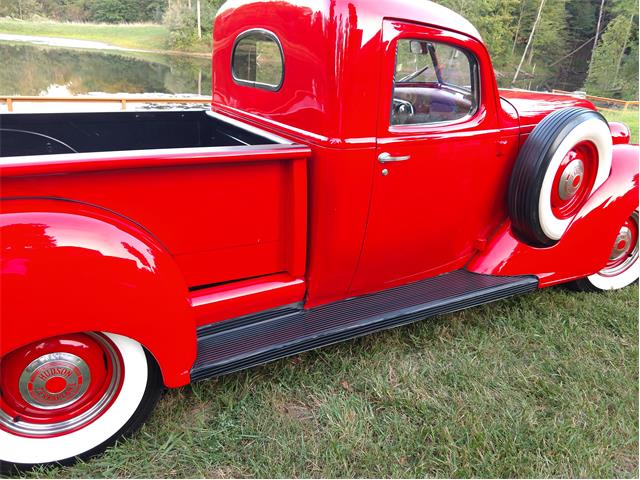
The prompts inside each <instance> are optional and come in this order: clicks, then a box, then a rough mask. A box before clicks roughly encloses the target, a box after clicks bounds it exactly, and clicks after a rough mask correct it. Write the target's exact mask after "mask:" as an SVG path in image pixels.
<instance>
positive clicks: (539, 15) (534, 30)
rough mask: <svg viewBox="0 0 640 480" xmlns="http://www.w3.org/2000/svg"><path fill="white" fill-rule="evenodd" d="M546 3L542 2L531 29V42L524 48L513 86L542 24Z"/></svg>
mask: <svg viewBox="0 0 640 480" xmlns="http://www.w3.org/2000/svg"><path fill="white" fill-rule="evenodd" d="M544 2H545V0H540V6H539V7H538V15H537V16H536V21H535V22H534V23H533V27H532V28H531V33H530V34H529V40H528V41H527V45H526V46H525V47H524V52H522V58H521V59H520V63H519V64H518V68H517V69H516V73H515V75H514V76H513V80H512V81H511V84H512V85H513V84H514V83H516V80H517V79H518V75H519V74H520V69H521V68H522V64H523V63H524V59H525V58H526V56H527V51H528V50H529V47H530V46H531V42H532V41H533V36H534V34H535V33H536V27H537V26H538V23H539V22H540V17H541V16H542V9H543V8H544Z"/></svg>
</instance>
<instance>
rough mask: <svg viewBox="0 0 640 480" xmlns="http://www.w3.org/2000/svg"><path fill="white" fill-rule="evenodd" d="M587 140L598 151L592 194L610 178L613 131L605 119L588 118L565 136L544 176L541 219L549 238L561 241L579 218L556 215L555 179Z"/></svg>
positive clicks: (539, 219) (540, 195)
mask: <svg viewBox="0 0 640 480" xmlns="http://www.w3.org/2000/svg"><path fill="white" fill-rule="evenodd" d="M584 141H587V142H591V143H592V144H593V145H594V146H595V147H596V151H597V152H598V158H597V162H598V168H597V171H596V178H595V181H594V184H593V187H592V188H591V191H590V192H589V194H588V196H590V195H591V194H592V193H593V192H594V191H596V190H597V189H598V188H599V187H600V186H601V185H602V184H603V183H604V182H605V180H606V179H607V178H608V177H609V173H610V171H611V159H612V154H613V147H612V141H611V132H610V131H609V127H608V125H607V124H606V123H605V122H603V121H602V120H601V119H599V118H594V117H592V118H588V119H587V120H585V121H582V122H580V123H578V124H577V125H576V126H575V127H574V128H572V129H571V130H570V131H569V132H567V133H566V135H565V136H564V138H562V141H561V142H560V144H559V145H558V146H557V147H556V148H555V149H554V151H553V153H552V155H551V156H550V159H549V161H548V164H547V167H546V170H545V174H544V177H543V179H542V184H541V186H540V194H539V197H538V221H539V224H540V229H541V230H542V232H543V233H544V235H545V236H546V237H547V238H548V239H549V240H552V241H558V240H560V239H561V238H562V235H564V233H565V232H566V230H567V228H568V227H569V224H570V223H571V221H572V220H573V218H574V217H575V216H574V217H569V218H564V219H561V218H558V217H556V215H555V214H554V213H553V211H552V209H551V190H552V188H553V187H554V185H553V184H554V179H555V177H556V173H557V171H558V168H559V166H560V164H561V163H562V160H563V159H564V158H565V157H566V156H567V154H568V153H569V151H570V150H571V149H572V148H573V147H574V146H576V145H577V144H579V143H581V142H584ZM550 153H551V152H550ZM587 198H588V197H587Z"/></svg>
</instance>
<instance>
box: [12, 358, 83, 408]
mask: <svg viewBox="0 0 640 480" xmlns="http://www.w3.org/2000/svg"><path fill="white" fill-rule="evenodd" d="M90 380H91V375H90V373H89V367H88V365H87V364H86V363H85V361H84V360H82V359H81V358H80V357H78V356H76V355H73V354H71V353H66V352H56V353H49V354H47V355H43V356H41V357H38V358H36V359H35V360H34V361H33V362H31V363H30V364H29V365H28V366H27V368H25V369H24V371H23V372H22V375H20V393H21V394H22V397H23V398H24V400H25V401H26V402H27V403H29V404H30V405H32V406H34V407H37V408H44V409H47V408H60V407H64V406H66V405H69V404H71V403H73V402H75V401H76V400H77V399H79V398H80V397H81V396H82V395H83V394H84V392H86V391H87V388H88V387H89V382H90Z"/></svg>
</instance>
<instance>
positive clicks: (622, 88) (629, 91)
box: [585, 13, 638, 98]
mask: <svg viewBox="0 0 640 480" xmlns="http://www.w3.org/2000/svg"><path fill="white" fill-rule="evenodd" d="M585 88H586V89H587V91H588V92H590V93H593V94H596V95H598V94H599V95H603V96H609V97H618V98H638V26H637V23H636V21H635V16H634V15H633V14H631V15H625V14H623V13H621V14H620V15H618V16H617V17H615V18H614V19H613V20H612V21H611V22H609V24H608V25H607V28H606V30H605V32H604V33H603V35H602V39H601V41H600V42H599V43H598V46H597V47H596V49H595V51H594V53H593V64H592V67H591V70H590V71H589V75H588V77H587V81H586V84H585Z"/></svg>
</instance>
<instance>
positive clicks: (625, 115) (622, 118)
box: [602, 108, 638, 144]
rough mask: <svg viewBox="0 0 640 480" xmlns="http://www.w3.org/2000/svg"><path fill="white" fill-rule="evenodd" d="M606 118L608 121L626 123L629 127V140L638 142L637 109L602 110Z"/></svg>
mask: <svg viewBox="0 0 640 480" xmlns="http://www.w3.org/2000/svg"><path fill="white" fill-rule="evenodd" d="M602 113H603V114H604V116H605V117H607V120H609V121H610V122H622V123H626V124H627V125H628V126H629V128H630V129H631V142H632V143H636V144H637V143H638V109H637V108H635V109H630V110H628V111H626V112H624V111H619V112H613V111H603V112H602Z"/></svg>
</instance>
